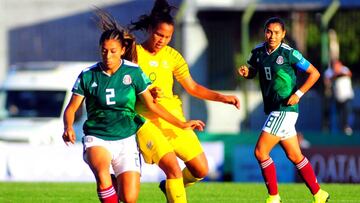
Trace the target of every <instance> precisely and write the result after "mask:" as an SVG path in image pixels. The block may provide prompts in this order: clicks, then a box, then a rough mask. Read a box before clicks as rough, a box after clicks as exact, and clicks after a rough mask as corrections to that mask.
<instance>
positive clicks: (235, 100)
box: [224, 95, 240, 109]
mask: <svg viewBox="0 0 360 203" xmlns="http://www.w3.org/2000/svg"><path fill="white" fill-rule="evenodd" d="M224 103H226V104H232V105H234V106H235V107H236V108H237V109H240V100H239V99H238V98H237V96H234V95H226V96H225V100H224Z"/></svg>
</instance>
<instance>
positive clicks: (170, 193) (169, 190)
mask: <svg viewBox="0 0 360 203" xmlns="http://www.w3.org/2000/svg"><path fill="white" fill-rule="evenodd" d="M165 188H166V197H167V201H168V202H169V203H186V202H187V200H186V192H185V188H184V183H183V179H182V178H177V179H166V185H165Z"/></svg>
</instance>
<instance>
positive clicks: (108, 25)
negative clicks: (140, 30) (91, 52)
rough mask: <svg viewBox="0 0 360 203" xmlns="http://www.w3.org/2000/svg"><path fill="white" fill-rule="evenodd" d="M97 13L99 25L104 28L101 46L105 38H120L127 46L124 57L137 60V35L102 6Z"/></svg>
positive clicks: (120, 41) (123, 44)
mask: <svg viewBox="0 0 360 203" xmlns="http://www.w3.org/2000/svg"><path fill="white" fill-rule="evenodd" d="M95 13H96V16H97V18H98V26H99V28H100V29H101V30H102V34H101V36H100V39H99V46H102V45H103V43H104V41H105V40H109V39H114V40H118V41H119V43H120V44H121V45H122V46H124V47H125V53H124V55H123V56H122V58H123V59H126V60H129V61H132V62H137V54H136V42H135V37H134V36H133V35H132V34H130V33H129V32H128V31H127V30H126V29H125V28H123V27H122V26H121V25H119V24H118V23H117V22H116V20H115V19H114V17H112V16H111V15H110V14H109V13H107V12H105V11H104V10H101V9H100V8H97V10H96V12H95Z"/></svg>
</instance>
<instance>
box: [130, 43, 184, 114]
mask: <svg viewBox="0 0 360 203" xmlns="http://www.w3.org/2000/svg"><path fill="white" fill-rule="evenodd" d="M136 51H137V55H138V64H139V66H140V67H141V69H142V70H143V72H144V73H145V74H146V75H147V76H148V77H149V78H150V80H151V82H152V85H151V87H150V88H152V87H159V88H161V89H162V91H163V93H164V95H163V97H162V98H161V99H159V100H158V101H159V103H160V104H161V105H162V106H164V107H165V108H166V109H168V108H173V107H174V106H173V104H175V105H176V106H179V104H180V105H181V102H180V100H179V99H178V97H177V96H176V95H174V93H173V85H174V77H175V78H176V80H177V81H181V80H183V79H184V78H186V77H188V76H189V75H190V72H189V67H188V65H187V63H186V61H185V60H184V58H183V57H182V56H181V54H180V53H179V52H178V51H176V50H175V49H174V48H172V47H169V46H166V47H164V48H163V49H161V50H160V51H159V52H158V53H157V54H156V55H153V54H151V53H149V52H148V51H146V50H145V49H144V48H143V47H142V46H141V45H137V46H136ZM136 106H137V107H136V111H137V112H138V113H140V114H142V115H143V116H145V117H147V118H150V119H151V118H154V116H153V115H152V113H150V112H149V111H148V110H147V109H146V107H145V106H144V105H143V104H142V103H141V102H137V105H136ZM171 106H173V107H171Z"/></svg>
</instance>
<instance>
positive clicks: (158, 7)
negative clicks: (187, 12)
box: [129, 0, 176, 31]
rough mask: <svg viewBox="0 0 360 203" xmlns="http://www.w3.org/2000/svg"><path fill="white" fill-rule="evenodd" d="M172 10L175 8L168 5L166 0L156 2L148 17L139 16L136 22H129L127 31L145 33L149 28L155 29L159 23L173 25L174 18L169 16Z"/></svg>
mask: <svg viewBox="0 0 360 203" xmlns="http://www.w3.org/2000/svg"><path fill="white" fill-rule="evenodd" d="M174 9H176V7H174V6H171V5H169V3H168V2H167V1H166V0H156V1H155V3H154V6H153V8H152V10H151V13H150V15H146V14H145V15H141V16H140V17H139V19H138V21H136V22H131V24H130V25H129V30H130V31H135V30H142V31H146V30H148V29H149V28H155V27H156V26H157V25H158V24H160V23H168V24H171V25H174V24H175V21H174V17H173V16H172V15H171V11H172V10H174Z"/></svg>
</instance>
